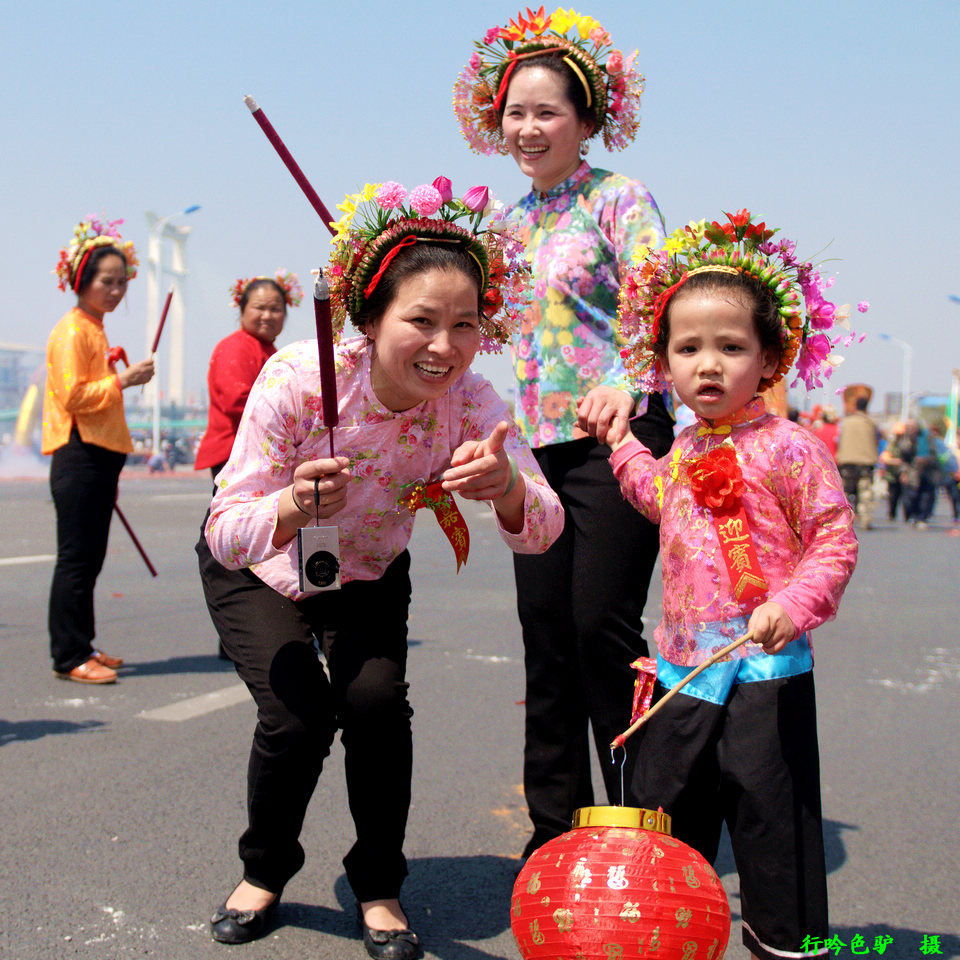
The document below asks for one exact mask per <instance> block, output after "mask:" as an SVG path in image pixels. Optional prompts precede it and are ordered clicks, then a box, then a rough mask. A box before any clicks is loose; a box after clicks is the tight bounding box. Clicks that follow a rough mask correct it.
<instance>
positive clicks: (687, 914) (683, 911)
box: [674, 907, 693, 929]
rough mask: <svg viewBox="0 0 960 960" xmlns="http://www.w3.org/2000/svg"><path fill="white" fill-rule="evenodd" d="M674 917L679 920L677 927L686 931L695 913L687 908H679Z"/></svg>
mask: <svg viewBox="0 0 960 960" xmlns="http://www.w3.org/2000/svg"><path fill="white" fill-rule="evenodd" d="M674 916H675V917H676V918H677V926H678V927H683V928H684V929H686V927H687V924H688V923H689V922H690V918H691V917H692V916H693V911H692V910H688V909H687V908H686V907H678V908H677V912H676V913H675V914H674Z"/></svg>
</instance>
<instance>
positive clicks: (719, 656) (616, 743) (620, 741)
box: [610, 632, 753, 747]
mask: <svg viewBox="0 0 960 960" xmlns="http://www.w3.org/2000/svg"><path fill="white" fill-rule="evenodd" d="M752 639H753V633H752V632H750V633H745V634H744V635H743V636H742V637H737V639H736V640H734V641H733V643H728V644H727V645H726V646H725V647H724V648H723V649H722V650H718V651H717V652H716V653H715V654H714V655H713V656H712V657H710V659H709V660H704V661H703V663H701V664H700V665H699V666H698V667H697V668H696V669H694V670H691V671H690V672H689V673H688V674H687V675H686V676H685V677H684V678H683V679H682V680H681V681H680V682H679V683H678V684H677V685H676V686H675V687H673V688H672V689H670V690H668V691H667V693H666V694H665V695H664V696H663V698H662V699H661V700H659V701H658V702H657V703H656V704H654V706H652V707H651V708H650V709H649V710H648V711H647V712H646V713H645V714H644V715H643V716H642V717H641V718H640V719H639V720H637V722H636V723H633V724H631V725H630V727H629V728H628V729H626V730H624V731H623V733H621V734H620V735H619V736H618V737H615V738H614V740H613V743H611V744H610V746H611V747H622V746H623V745H624V743H625V742H626V740H627V738H628V737H631V736H633V734H635V733H636V732H637V731H638V730H639V729H640V728H641V727H642V726H643V725H644V724H645V723H646V722H647V721H648V720H649V719H650V718H651V717H652V716H653V715H654V714H655V713H656V712H657V711H658V710H659V709H660V708H661V707H662V706H663V705H664V704H665V703H666V702H667V701H668V700H669V699H670V698H671V697H672V696H673V695H674V694H676V693H679V692H680V690H681V689H683V687H685V686H686V685H687V684H688V683H689V682H690V681H691V680H692V679H693V678H694V677H695V676H697V675H698V674H701V673H703V671H704V670H706V669H707V667H712V666H713V665H714V664H715V663H719V662H720V661H721V660H723V659H724V658H725V657H726V656H727V655H728V654H731V653H733V651H734V650H736V649H737V647H742V646H743V645H744V644H745V643H746V642H747V641H748V640H752Z"/></svg>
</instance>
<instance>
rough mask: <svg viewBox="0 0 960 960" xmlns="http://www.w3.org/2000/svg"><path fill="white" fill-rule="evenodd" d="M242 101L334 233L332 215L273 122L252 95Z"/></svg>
mask: <svg viewBox="0 0 960 960" xmlns="http://www.w3.org/2000/svg"><path fill="white" fill-rule="evenodd" d="M243 102H244V103H245V104H246V105H247V107H248V108H249V110H250V112H251V113H252V114H253V119H254V120H256V121H257V123H259V124H260V129H261V130H263V132H264V133H265V134H266V135H267V139H268V140H269V141H270V142H271V143H272V144H273V149H274V150H276V151H277V153H279V154H280V159H281V160H282V161H283V162H284V163H285V164H286V166H287V169H288V170H289V171H290V173H292V174H293V179H294V180H296V181H297V183H298V184H299V185H300V189H301V190H302V191H303V192H304V194H305V196H306V198H307V199H308V200H309V201H310V205H311V206H312V207H313V209H314V210H316V211H317V213H318V214H319V215H320V219H321V220H322V221H323V222H324V224H325V225H326V227H327V229H328V230H329V231H330V234H331V236H332V235H335V233H336V231H335V230H334V229H333V227H332V226H331V224H332V223H333V217H331V216H330V211H329V210H328V209H327V208H326V207H325V206H324V205H323V201H322V200H321V199H320V197H318V196H317V191H316V190H314V189H313V187H312V186H310V181H309V180H308V179H307V178H306V177H305V176H304V174H303V171H302V170H301V169H300V167H299V165H298V164H297V161H296V160H294V159H293V157H292V156H291V154H290V151H289V150H288V149H287V147H286V144H284V142H283V141H282V140H281V139H280V135H279V134H278V133H277V131H276V130H274V129H273V124H272V123H271V122H270V121H269V120H268V119H267V115H266V114H265V113H264V112H263V110H262V109H261V108H260V105H259V104H258V103H257V101H256V100H254V99H253V97H249V96H247V97H244V98H243Z"/></svg>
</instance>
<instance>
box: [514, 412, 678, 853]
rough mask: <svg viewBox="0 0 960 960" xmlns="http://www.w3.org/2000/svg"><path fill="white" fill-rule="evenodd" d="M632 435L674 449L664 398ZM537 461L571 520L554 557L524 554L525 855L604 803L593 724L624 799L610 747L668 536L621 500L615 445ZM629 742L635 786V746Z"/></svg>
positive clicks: (542, 452) (612, 781) (519, 562)
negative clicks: (593, 763) (598, 799)
mask: <svg viewBox="0 0 960 960" xmlns="http://www.w3.org/2000/svg"><path fill="white" fill-rule="evenodd" d="M631 428H632V429H633V432H634V434H635V435H636V436H637V437H638V438H639V439H640V440H642V441H643V442H644V443H645V444H646V445H647V446H648V447H649V448H650V449H651V450H652V451H653V452H654V454H655V455H656V456H662V455H664V454H665V453H666V452H667V451H668V450H669V448H670V444H671V442H672V440H673V431H672V427H671V422H670V417H669V415H668V414H667V412H666V409H665V407H664V405H663V401H662V400H661V398H660V397H659V396H658V395H656V396H651V398H650V403H649V409H648V412H647V414H646V415H645V416H644V417H642V418H640V419H638V420H634V421H632V423H631ZM534 454H535V456H536V458H537V462H538V463H539V464H540V467H541V469H542V470H543V473H544V475H545V476H546V478H547V481H548V482H549V483H550V485H551V486H552V487H553V489H554V490H556V491H557V493H558V494H559V496H560V501H561V503H562V504H563V508H564V510H565V511H566V523H565V525H564V529H563V533H561V535H560V537H559V539H558V540H557V541H556V542H555V543H554V544H553V545H552V546H551V547H550V549H549V550H547V552H546V553H543V554H538V555H533V556H531V555H524V554H514V573H515V576H516V583H517V610H518V612H519V615H520V624H521V626H522V628H523V644H524V662H525V664H526V677H527V692H526V741H525V746H524V757H523V760H524V763H523V785H524V792H525V794H526V798H527V806H528V809H529V813H530V819H531V821H532V822H533V827H534V832H533V836H532V838H531V839H530V842H529V843H528V844H527V847H526V850H525V851H524V855H525V856H528V855H529V854H531V853H532V852H533V851H534V850H536V849H537V848H538V847H540V846H541V845H542V844H544V843H546V842H547V841H548V840H551V839H552V838H553V837H556V836H559V835H560V834H561V833H564V832H566V831H567V830H569V829H570V825H571V821H572V817H573V811H574V810H576V809H577V808H578V807H584V806H590V805H591V804H592V803H593V802H594V800H593V785H592V783H591V777H590V726H591V725H592V728H593V736H594V739H595V741H596V747H597V751H598V753H599V756H600V762H601V768H602V770H603V776H604V785H605V787H606V795H607V799H608V801H609V802H610V803H620V802H621V789H620V783H621V780H620V775H621V774H620V763H619V759H620V758H618V762H617V764H616V765H614V764H613V763H611V762H610V749H609V744H610V741H611V740H612V739H613V738H614V737H615V736H616V735H617V734H618V733H621V732H622V731H623V730H624V728H625V727H627V726H629V723H630V712H631V707H632V701H633V682H634V676H635V673H634V671H633V670H631V669H630V664H631V663H632V662H633V661H634V660H635V659H636V658H637V657H640V656H645V655H646V654H647V645H646V642H645V641H644V639H643V625H642V623H641V616H642V614H643V608H644V604H645V603H646V600H647V589H648V587H649V584H650V576H651V574H652V573H653V568H654V565H655V563H656V559H657V551H658V548H659V532H658V528H657V527H656V526H655V525H653V524H651V523H650V522H649V521H647V520H646V519H644V518H643V517H642V516H641V515H640V514H639V513H638V512H637V511H636V510H635V509H634V508H633V507H632V506H631V505H630V504H629V503H628V502H627V501H626V500H624V498H623V496H622V494H621V493H620V487H619V484H618V483H617V480H616V479H615V477H614V476H613V471H612V470H611V468H610V464H609V463H608V462H607V458H608V457H609V455H610V450H609V448H608V447H606V446H601V445H600V444H598V443H597V442H596V441H595V440H591V439H583V440H573V441H570V442H568V443H558V444H552V445H550V446H545V447H539V448H537V449H536V450H534ZM627 743H628V755H627V759H626V764H625V767H624V771H623V774H624V782H625V784H626V786H627V788H629V785H630V782H631V779H632V773H633V766H634V763H635V760H636V747H635V746H634V745H633V743H632V741H627ZM626 799H627V801H628V802H629V796H628V797H627V798H626Z"/></svg>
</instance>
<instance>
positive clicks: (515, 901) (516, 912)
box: [513, 896, 520, 917]
mask: <svg viewBox="0 0 960 960" xmlns="http://www.w3.org/2000/svg"><path fill="white" fill-rule="evenodd" d="M513 915H514V916H515V917H519V916H520V897H519V896H516V897H514V898H513Z"/></svg>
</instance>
